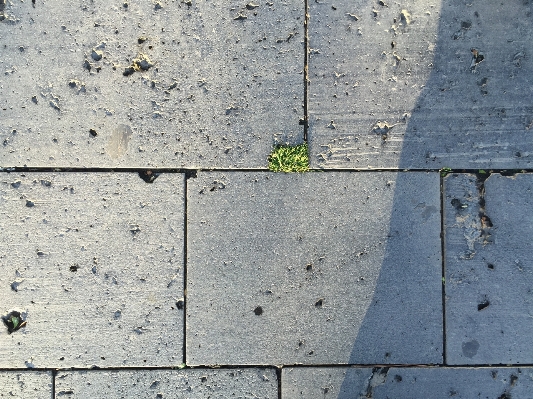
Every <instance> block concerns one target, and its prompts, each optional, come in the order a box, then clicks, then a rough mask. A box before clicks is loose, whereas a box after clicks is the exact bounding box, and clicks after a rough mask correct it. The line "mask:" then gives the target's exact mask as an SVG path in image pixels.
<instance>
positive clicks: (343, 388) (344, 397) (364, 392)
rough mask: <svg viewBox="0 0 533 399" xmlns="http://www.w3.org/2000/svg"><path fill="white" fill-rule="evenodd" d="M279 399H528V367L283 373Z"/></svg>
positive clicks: (532, 384) (532, 380)
mask: <svg viewBox="0 0 533 399" xmlns="http://www.w3.org/2000/svg"><path fill="white" fill-rule="evenodd" d="M281 381H282V384H281V386H282V397H283V399H297V398H302V399H307V398H321V399H322V398H323V399H355V398H357V399H363V398H373V399H386V398H395V399H412V398H434V399H440V398H442V399H444V398H450V397H452V398H457V399H460V398H462V399H471V398H498V399H510V398H524V399H525V398H530V397H531V392H532V391H533V369H531V368H394V367H391V368H389V367H376V368H346V367H342V368H301V367H300V368H298V367H297V368H284V369H283V371H282V377H281Z"/></svg>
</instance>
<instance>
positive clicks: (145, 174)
mask: <svg viewBox="0 0 533 399" xmlns="http://www.w3.org/2000/svg"><path fill="white" fill-rule="evenodd" d="M159 175H160V173H155V172H152V171H151V170H144V171H142V172H139V177H140V178H141V179H143V180H144V181H145V182H146V183H153V182H154V180H155V179H157V178H158V177H159Z"/></svg>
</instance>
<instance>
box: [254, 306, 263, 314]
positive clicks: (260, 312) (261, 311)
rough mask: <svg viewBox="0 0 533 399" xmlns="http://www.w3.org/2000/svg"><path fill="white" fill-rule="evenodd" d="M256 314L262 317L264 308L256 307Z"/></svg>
mask: <svg viewBox="0 0 533 399" xmlns="http://www.w3.org/2000/svg"><path fill="white" fill-rule="evenodd" d="M254 313H255V315H256V316H261V315H262V314H263V308H262V307H261V306H258V307H256V308H255V309H254Z"/></svg>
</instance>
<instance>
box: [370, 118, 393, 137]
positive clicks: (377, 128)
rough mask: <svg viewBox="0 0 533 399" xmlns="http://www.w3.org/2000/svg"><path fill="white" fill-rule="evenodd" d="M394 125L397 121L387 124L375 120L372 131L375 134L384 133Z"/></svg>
mask: <svg viewBox="0 0 533 399" xmlns="http://www.w3.org/2000/svg"><path fill="white" fill-rule="evenodd" d="M396 125H397V123H395V124H393V125H389V123H388V122H381V121H377V122H376V123H375V124H374V126H372V132H374V133H376V134H381V135H386V134H387V133H388V132H390V130H391V129H392V128H393V127H394V126H396Z"/></svg>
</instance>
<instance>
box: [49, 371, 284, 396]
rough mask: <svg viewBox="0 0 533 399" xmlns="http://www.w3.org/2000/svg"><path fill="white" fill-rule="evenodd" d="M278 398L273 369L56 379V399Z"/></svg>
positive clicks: (128, 373)
mask: <svg viewBox="0 0 533 399" xmlns="http://www.w3.org/2000/svg"><path fill="white" fill-rule="evenodd" d="M63 397H68V398H72V399H74V398H80V399H81V398H108V399H115V398H116V399H118V398H147V399H148V398H150V399H152V398H161V399H164V398H178V397H180V398H181V397H186V398H189V399H200V398H202V399H203V398H211V399H215V398H219V399H222V398H231V397H235V398H243V399H252V398H261V399H277V398H278V380H277V376H276V372H275V370H274V369H252V368H250V369H226V370H222V369H218V370H213V369H211V370H205V369H204V370H202V369H196V370H192V369H187V370H174V371H158V370H150V371H147V370H135V371H73V372H64V373H59V374H58V375H57V377H56V398H63Z"/></svg>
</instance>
